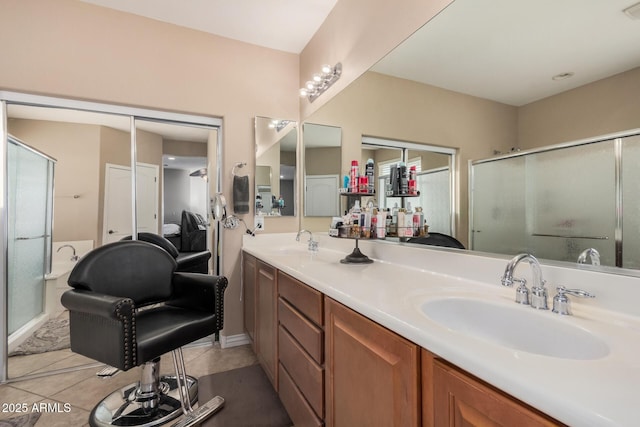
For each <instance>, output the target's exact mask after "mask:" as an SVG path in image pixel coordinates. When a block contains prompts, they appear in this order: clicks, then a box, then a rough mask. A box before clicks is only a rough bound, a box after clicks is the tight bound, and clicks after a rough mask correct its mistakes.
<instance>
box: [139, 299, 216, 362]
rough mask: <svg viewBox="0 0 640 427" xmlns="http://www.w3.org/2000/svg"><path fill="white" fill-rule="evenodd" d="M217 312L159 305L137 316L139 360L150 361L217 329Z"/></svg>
mask: <svg viewBox="0 0 640 427" xmlns="http://www.w3.org/2000/svg"><path fill="white" fill-rule="evenodd" d="M215 320H216V315H215V314H212V313H207V312H199V311H194V310H186V309H184V308H180V307H172V306H158V307H154V308H150V309H147V310H142V311H140V312H139V313H138V315H137V317H136V334H137V336H136V340H137V343H138V360H151V359H153V358H156V357H158V356H161V355H162V354H165V353H167V352H169V351H171V350H173V349H175V348H176V347H182V346H183V345H186V344H188V343H190V342H193V341H196V340H198V339H200V338H202V337H204V336H207V335H211V334H213V333H215V332H216V327H215V324H216V323H215Z"/></svg>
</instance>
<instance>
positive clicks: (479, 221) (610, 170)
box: [470, 130, 640, 269]
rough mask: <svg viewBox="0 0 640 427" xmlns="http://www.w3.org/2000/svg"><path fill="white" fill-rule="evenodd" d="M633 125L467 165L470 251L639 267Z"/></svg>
mask: <svg viewBox="0 0 640 427" xmlns="http://www.w3.org/2000/svg"><path fill="white" fill-rule="evenodd" d="M638 164H640V130H635V131H631V132H626V133H622V134H617V135H611V136H609V137H604V138H596V139H593V140H584V141H578V142H576V143H571V144H563V145H559V146H553V147H548V148H544V149H540V150H533V151H528V152H523V153H514V154H512V155H509V156H505V157H499V158H494V159H487V160H481V161H476V162H473V163H472V164H471V171H470V177H471V183H470V189H471V227H470V230H471V236H470V237H471V238H470V241H471V245H472V249H474V250H479V251H484V252H496V253H501V254H516V253H523V252H528V253H531V254H534V255H536V256H537V257H539V258H544V259H552V260H558V261H569V262H574V263H575V262H577V260H578V257H579V255H580V253H582V251H584V250H587V249H589V248H593V249H596V250H597V251H598V252H599V254H600V262H601V264H602V265H604V266H615V267H624V268H632V269H639V268H640V243H639V240H638V238H637V236H638V233H639V232H640V191H639V190H640V189H639V188H638V185H639V183H640V172H639V168H638Z"/></svg>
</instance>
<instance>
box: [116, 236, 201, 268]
mask: <svg viewBox="0 0 640 427" xmlns="http://www.w3.org/2000/svg"><path fill="white" fill-rule="evenodd" d="M131 239H132V238H131V236H127V237H124V238H123V239H122V240H131ZM137 240H140V241H142V242H147V243H152V244H154V245H156V246H160V247H161V248H162V249H164V250H165V251H167V252H168V253H169V255H171V256H172V257H173V259H175V260H176V262H177V263H178V267H177V269H176V271H182V272H189V273H205V274H206V273H207V272H208V271H209V259H211V252H209V251H207V250H204V251H198V252H179V251H178V249H177V248H176V247H175V245H174V244H173V243H171V241H170V240H169V239H167V238H165V237H163V236H161V235H159V234H154V233H147V232H141V233H138V239H137Z"/></svg>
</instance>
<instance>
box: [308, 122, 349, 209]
mask: <svg viewBox="0 0 640 427" xmlns="http://www.w3.org/2000/svg"><path fill="white" fill-rule="evenodd" d="M302 143H303V147H304V216H306V217H314V216H315V217H334V216H339V215H340V212H341V209H340V197H339V195H338V188H340V187H341V185H342V183H341V182H340V180H341V172H342V171H341V167H342V160H341V157H342V148H341V147H342V129H340V128H339V127H335V126H325V125H320V124H315V123H304V124H303V125H302Z"/></svg>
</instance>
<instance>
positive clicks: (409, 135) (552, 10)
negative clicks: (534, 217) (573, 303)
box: [305, 0, 640, 274]
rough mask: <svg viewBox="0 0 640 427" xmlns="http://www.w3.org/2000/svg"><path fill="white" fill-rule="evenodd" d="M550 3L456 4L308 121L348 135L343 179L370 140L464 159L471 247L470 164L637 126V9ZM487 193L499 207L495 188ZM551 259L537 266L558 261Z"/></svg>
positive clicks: (463, 236) (461, 214)
mask: <svg viewBox="0 0 640 427" xmlns="http://www.w3.org/2000/svg"><path fill="white" fill-rule="evenodd" d="M552 3H553V4H551V3H549V2H526V1H515V2H514V1H506V0H482V1H474V0H455V1H454V2H453V3H451V5H450V6H448V7H447V8H446V9H445V10H444V11H442V12H441V13H440V14H439V15H438V16H436V17H435V18H433V19H432V20H431V21H430V22H428V23H427V24H425V26H424V27H423V28H422V29H420V30H418V31H417V32H416V33H415V34H414V35H412V36H411V37H410V38H409V39H407V40H406V41H405V42H404V43H402V44H401V45H400V46H398V47H397V48H396V49H394V50H393V51H392V52H391V53H389V54H388V55H387V56H386V57H385V58H383V59H382V60H381V61H380V62H379V63H378V64H376V65H374V66H373V67H372V68H371V70H369V71H368V72H366V73H364V74H363V75H362V76H361V77H360V78H358V79H357V80H355V81H354V82H353V83H352V84H351V85H350V86H348V87H347V88H345V89H344V90H343V91H341V92H340V93H338V94H337V95H336V96H335V97H334V98H333V99H332V100H331V101H329V102H328V103H327V104H326V105H324V106H323V107H321V108H320V109H318V110H317V111H316V112H314V113H313V114H312V115H311V116H310V117H307V118H305V120H306V121H309V122H315V123H325V124H330V125H333V126H337V127H340V128H341V129H342V132H343V140H344V144H343V150H342V153H343V159H342V161H343V163H342V168H343V171H345V170H348V164H347V163H348V160H349V159H353V158H355V159H361V158H363V157H365V155H364V154H363V153H364V150H366V149H367V147H366V146H364V145H363V143H362V141H363V139H362V138H363V136H365V135H375V136H376V137H379V138H382V139H388V140H398V141H416V142H420V143H425V144H428V145H433V146H439V147H449V148H452V149H455V150H457V154H458V155H457V160H456V161H455V162H454V164H452V173H453V175H454V176H455V177H456V178H458V180H457V184H456V186H455V188H454V189H453V191H454V192H453V194H452V198H453V200H454V206H455V210H454V212H453V217H454V226H453V229H452V233H453V235H454V237H456V238H457V239H458V240H459V241H461V242H462V243H463V244H464V245H465V247H467V248H471V249H473V240H474V239H473V238H472V237H471V236H472V230H471V227H470V219H471V218H470V215H469V212H470V208H471V207H470V204H469V200H470V188H469V182H470V181H469V163H470V162H471V161H474V162H477V161H479V160H486V159H493V158H494V157H498V156H504V155H509V154H510V153H514V152H516V151H518V150H522V151H523V152H526V151H527V150H537V149H540V148H542V147H548V146H556V145H560V144H570V143H572V142H574V141H579V140H585V139H591V138H596V137H599V136H603V135H619V134H620V133H624V132H631V134H633V130H634V129H638V128H640V103H638V102H637V99H638V98H639V97H640V86H639V85H638V81H640V51H638V50H637V49H636V48H635V43H634V41H635V40H638V39H640V26H639V25H638V24H637V20H633V19H630V17H629V16H627V15H626V14H625V13H624V12H623V10H624V9H625V8H627V7H628V6H630V5H631V3H632V2H629V1H628V0H615V1H611V2H590V3H589V4H588V5H587V4H584V2H581V1H579V0H561V1H554V2H552ZM496 10H499V11H500V13H495V11H496ZM577 11H579V15H576V13H578V12H577ZM597 29H599V30H597ZM604 29H606V31H605V30H604ZM614 139H615V138H614ZM636 140H637V139H633V138H632V139H629V140H627V142H629V141H631V142H635V141H636ZM627 145H628V144H627ZM627 151H629V152H631V151H632V150H627ZM550 155H551V156H554V155H555V154H553V153H552V154H550ZM624 162H626V164H628V163H629V162H628V160H625V161H624ZM558 167H562V166H561V165H560V166H558ZM529 175H531V174H529ZM546 176H549V175H546ZM592 179H594V180H595V181H598V180H599V179H603V180H604V179H605V177H599V176H592ZM514 182H515V181H514ZM547 183H549V180H547ZM538 184H540V185H541V184H542V183H541V182H540V181H539V180H538ZM534 185H535V183H530V184H528V185H524V183H523V186H522V187H521V188H519V190H518V191H512V192H501V193H500V198H501V203H503V204H505V205H507V206H511V205H512V204H511V203H510V200H511V198H514V199H513V200H514V201H515V200H518V198H519V197H521V196H524V197H529V196H528V190H527V188H532V186H534ZM633 186H634V187H635V183H634V184H633ZM537 191H539V192H540V191H543V190H541V189H540V188H539V186H538V188H537ZM482 193H484V194H489V195H491V197H493V198H495V197H497V196H496V194H495V193H494V192H492V191H491V189H486V191H484V192H482ZM511 193H513V194H511ZM625 204H626V206H629V203H625ZM636 205H637V204H632V206H636ZM584 209H586V210H589V209H588V208H587V207H585V208H584ZM595 211H596V210H594V212H595ZM509 212H511V214H512V216H514V215H515V217H513V218H509V219H510V220H513V223H509V227H511V226H512V225H513V224H515V223H517V222H518V218H517V215H518V214H519V213H518V210H517V209H515V208H514V209H511V210H509V209H505V210H503V211H502V214H507V213H509ZM638 214H640V213H638V212H629V215H632V216H633V215H635V216H638ZM565 217H566V215H565ZM425 218H426V219H427V221H429V215H425ZM627 219H628V218H627ZM627 219H625V220H623V222H626V221H627ZM594 223H595V222H594ZM326 226H327V224H326V223H325V224H323V225H322V226H320V224H318V226H317V228H316V229H317V230H324V229H326ZM484 232H485V230H482V233H484ZM593 236H595V237H599V236H601V235H600V234H599V233H596V234H594V235H593ZM475 237H476V238H477V237H478V236H475ZM484 237H487V236H486V235H485V236H484ZM484 237H483V238H484ZM574 243H575V242H569V243H568V244H569V245H574ZM580 245H582V243H580ZM585 245H588V243H585ZM575 246H576V248H572V250H574V251H577V252H575V253H578V252H580V251H578V248H577V244H575ZM585 248H586V246H585ZM522 249H525V250H528V248H522ZM512 250H513V247H509V248H508V249H505V250H504V252H501V250H500V249H499V248H496V249H495V250H493V251H494V252H498V253H504V254H507V255H513V253H512ZM551 253H552V252H547V253H545V254H544V255H543V256H541V257H542V258H545V259H553V258H554V256H553V255H551ZM571 256H573V255H571ZM607 258H611V257H608V256H607V257H603V259H607ZM556 259H557V258H556ZM562 259H563V260H565V261H566V260H568V259H569V258H567V259H565V258H562ZM566 265H574V266H577V265H578V264H577V263H576V262H574V261H569V262H568V263H567V264H566ZM603 268H606V269H608V270H614V271H616V272H619V273H624V274H637V273H636V272H635V271H633V270H628V269H620V268H615V269H611V268H607V267H603Z"/></svg>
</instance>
